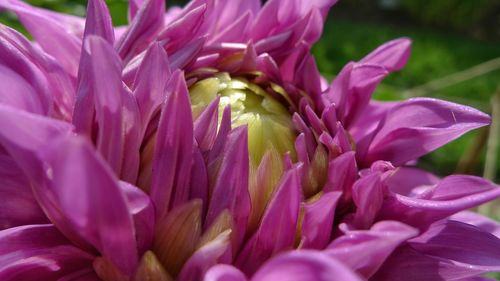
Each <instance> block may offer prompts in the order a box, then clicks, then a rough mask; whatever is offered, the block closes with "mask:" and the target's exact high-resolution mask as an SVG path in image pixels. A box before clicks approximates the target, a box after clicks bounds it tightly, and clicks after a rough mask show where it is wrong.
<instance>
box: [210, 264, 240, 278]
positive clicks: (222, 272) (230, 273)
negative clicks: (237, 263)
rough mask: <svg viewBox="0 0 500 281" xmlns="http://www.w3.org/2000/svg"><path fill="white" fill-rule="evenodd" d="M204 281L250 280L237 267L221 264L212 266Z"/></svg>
mask: <svg viewBox="0 0 500 281" xmlns="http://www.w3.org/2000/svg"><path fill="white" fill-rule="evenodd" d="M203 281H248V279H247V278H246V277H245V275H244V274H243V273H241V271H239V270H238V269H237V268H236V267H233V266H231V265H226V264H220V265H216V266H214V267H212V268H210V270H208V272H207V274H205V278H203Z"/></svg>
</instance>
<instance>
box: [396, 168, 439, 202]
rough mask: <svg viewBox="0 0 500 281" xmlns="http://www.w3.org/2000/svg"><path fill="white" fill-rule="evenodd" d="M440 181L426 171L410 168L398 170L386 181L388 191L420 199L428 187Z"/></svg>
mask: <svg viewBox="0 0 500 281" xmlns="http://www.w3.org/2000/svg"><path fill="white" fill-rule="evenodd" d="M440 181H441V179H440V178H438V177H437V176H435V175H433V174H431V173H428V172H426V171H423V170H420V169H417V168H411V167H400V168H398V169H397V170H396V171H395V172H394V173H393V174H392V175H391V176H390V177H389V178H388V179H387V181H386V184H387V187H388V188H389V190H390V191H392V192H394V193H397V194H401V195H404V196H409V197H421V196H422V195H423V193H424V192H426V190H429V187H431V186H433V185H435V184H437V183H439V182H440Z"/></svg>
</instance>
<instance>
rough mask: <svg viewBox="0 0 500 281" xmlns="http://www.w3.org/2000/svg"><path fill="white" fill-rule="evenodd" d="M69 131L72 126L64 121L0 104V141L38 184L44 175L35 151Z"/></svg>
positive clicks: (42, 148)
mask: <svg viewBox="0 0 500 281" xmlns="http://www.w3.org/2000/svg"><path fill="white" fill-rule="evenodd" d="M12 124H16V126H12ZM71 131H72V126H71V125H70V124H68V123H65V122H61V121H57V120H54V119H52V118H47V117H43V116H39V115H35V114H31V113H27V112H25V111H21V110H17V109H14V108H11V107H8V106H4V105H0V143H1V145H2V147H3V148H4V149H5V150H6V151H7V152H8V154H10V156H11V157H12V159H14V160H15V161H16V163H17V164H18V165H19V167H20V168H21V169H22V170H23V171H24V173H25V174H26V175H27V176H29V177H30V178H31V180H32V181H35V183H40V182H41V181H42V180H43V177H44V176H43V168H42V163H41V162H40V160H39V158H38V157H37V156H36V154H37V153H39V152H41V151H43V150H44V147H46V146H47V144H50V143H51V142H52V140H53V139H55V138H57V137H58V136H61V135H69V134H70V133H71Z"/></svg>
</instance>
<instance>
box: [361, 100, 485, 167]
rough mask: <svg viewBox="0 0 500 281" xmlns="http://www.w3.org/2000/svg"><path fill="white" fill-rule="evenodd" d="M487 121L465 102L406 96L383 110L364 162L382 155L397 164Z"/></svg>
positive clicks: (420, 154)
mask: <svg viewBox="0 0 500 281" xmlns="http://www.w3.org/2000/svg"><path fill="white" fill-rule="evenodd" d="M489 123H490V118H489V117H488V115H486V114H484V113H482V112H480V111H478V110H476V109H473V108H470V107H468V106H465V105H458V104H455V103H451V102H446V101H441V100H436V99H431V98H415V99H410V100H407V101H404V102H401V103H399V104H398V105H396V106H394V107H393V108H392V109H391V110H390V111H389V112H388V113H387V115H386V116H385V119H384V121H383V122H382V123H381V124H380V125H379V128H378V130H377V132H376V134H375V136H374V138H373V140H372V142H371V144H370V147H369V151H368V155H367V159H366V161H365V162H368V163H371V162H373V161H376V160H381V159H382V160H387V161H391V162H393V164H394V165H401V164H404V163H406V162H408V161H411V160H415V159H416V158H418V157H420V156H422V155H424V154H426V153H428V152H430V151H433V150H434V149H436V148H438V147H440V146H442V145H444V144H446V143H448V142H450V141H452V140H454V139H456V138H458V137H459V136H461V135H463V134H465V133H466V132H468V131H470V130H472V129H475V128H479V127H482V126H485V125H488V124H489Z"/></svg>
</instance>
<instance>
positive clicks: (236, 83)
mask: <svg viewBox="0 0 500 281" xmlns="http://www.w3.org/2000/svg"><path fill="white" fill-rule="evenodd" d="M189 92H190V96H191V104H192V110H193V115H194V117H195V118H196V117H197V116H199V114H201V112H202V111H203V109H205V108H206V106H207V105H208V104H210V102H212V101H213V100H214V99H215V98H216V97H217V96H219V97H220V102H219V121H220V119H221V117H222V113H223V110H224V108H225V107H226V106H228V105H229V106H230V107H231V124H232V127H233V128H235V127H238V126H241V125H247V126H248V150H249V153H250V159H251V162H252V164H253V165H255V166H254V167H256V166H258V164H259V163H260V161H261V159H262V157H263V156H264V154H265V153H266V152H267V151H274V152H278V153H279V154H280V155H283V154H284V153H286V152H290V153H291V154H292V157H293V156H294V155H295V146H294V141H295V138H296V132H295V130H294V129H293V125H292V119H291V115H290V113H289V112H288V110H287V108H286V107H285V106H284V105H283V104H282V103H280V102H279V101H277V100H276V99H275V98H274V97H273V96H272V95H271V94H269V93H267V92H266V91H265V90H264V89H262V88H261V87H260V86H258V85H257V84H254V83H251V82H249V81H248V80H247V79H245V78H241V77H237V78H232V77H231V76H230V75H229V74H228V73H218V74H215V75H214V77H211V78H207V79H204V80H200V81H198V82H196V83H195V84H194V85H192V86H191V87H190V89H189Z"/></svg>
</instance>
